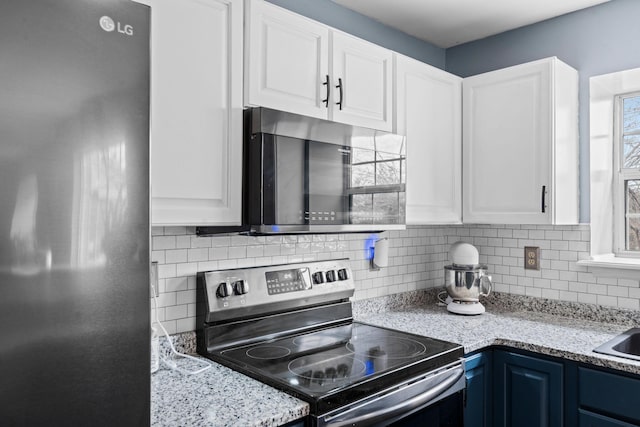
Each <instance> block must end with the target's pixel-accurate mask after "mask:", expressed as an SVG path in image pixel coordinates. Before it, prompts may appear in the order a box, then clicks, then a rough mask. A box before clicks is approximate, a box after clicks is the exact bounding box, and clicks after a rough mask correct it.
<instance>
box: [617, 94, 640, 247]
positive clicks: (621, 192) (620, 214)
mask: <svg viewBox="0 0 640 427" xmlns="http://www.w3.org/2000/svg"><path fill="white" fill-rule="evenodd" d="M638 96H640V92H637V91H634V92H632V93H625V94H617V95H616V96H615V105H614V122H613V123H614V130H613V136H614V143H613V152H614V156H613V160H614V171H615V172H614V179H613V188H614V194H613V201H614V205H613V208H614V210H613V213H614V219H613V223H614V227H615V234H614V240H613V243H614V249H615V250H614V252H615V254H616V256H618V257H622V258H639V257H640V253H638V252H637V251H628V250H627V230H626V220H625V214H626V212H625V209H624V206H625V197H626V193H625V187H624V182H625V180H629V179H640V170H637V169H624V168H623V161H624V159H623V157H624V155H623V150H622V144H623V142H622V135H623V132H622V120H621V118H622V109H623V105H622V102H623V100H624V99H626V98H632V97H638ZM616 208H617V209H616Z"/></svg>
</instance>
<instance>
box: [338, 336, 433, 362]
mask: <svg viewBox="0 0 640 427" xmlns="http://www.w3.org/2000/svg"><path fill="white" fill-rule="evenodd" d="M381 343H383V345H381ZM345 347H346V349H347V350H348V351H350V352H351V353H354V354H363V353H364V354H366V356H367V357H369V358H386V359H411V358H414V357H417V356H420V355H423V354H425V353H426V352H427V347H426V346H425V345H424V344H422V343H421V342H419V341H417V340H415V339H412V338H405V337H396V336H391V335H388V336H386V337H379V336H378V337H365V338H364V339H355V340H354V339H352V340H350V341H349V342H348V343H347V344H346V345H345ZM363 349H366V351H363Z"/></svg>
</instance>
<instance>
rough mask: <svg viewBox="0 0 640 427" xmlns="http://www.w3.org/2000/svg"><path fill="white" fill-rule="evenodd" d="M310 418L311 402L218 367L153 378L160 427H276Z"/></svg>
mask: <svg viewBox="0 0 640 427" xmlns="http://www.w3.org/2000/svg"><path fill="white" fill-rule="evenodd" d="M183 360H184V359H183ZM203 360H207V359H204V358H203ZM178 363H179V366H180V367H183V368H185V369H188V370H196V369H198V368H199V367H201V366H199V367H198V366H194V364H192V363H190V362H189V361H180V362H178ZM308 414H309V405H308V404H307V403H306V402H303V401H301V400H299V399H296V398H295V397H292V396H290V395H288V394H286V393H284V392H281V391H279V390H276V389H274V388H272V387H269V386H268V385H265V384H263V383H261V382H259V381H256V380H254V379H252V378H249V377H247V376H245V375H243V374H240V373H238V372H235V371H233V370H231V369H229V368H227V367H225V366H222V365H219V364H217V363H213V362H212V367H211V368H209V369H208V370H206V371H204V372H202V373H200V374H196V375H185V374H182V373H179V372H177V371H173V370H170V369H168V368H166V367H163V366H162V365H161V367H160V369H159V370H158V371H157V372H155V373H153V374H151V425H152V426H154V427H159V426H176V427H177V426H185V427H186V426H189V427H192V426H209V427H231V426H233V427H236V426H238V427H240V426H242V427H258V426H260V427H271V426H279V425H282V424H286V423H288V422H291V421H295V420H298V419H300V418H303V417H305V416H307V415H308Z"/></svg>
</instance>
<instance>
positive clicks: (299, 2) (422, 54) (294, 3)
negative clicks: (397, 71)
mask: <svg viewBox="0 0 640 427" xmlns="http://www.w3.org/2000/svg"><path fill="white" fill-rule="evenodd" d="M267 1H269V2H270V3H273V4H276V5H278V6H281V7H284V8H286V9H289V10H291V11H293V12H296V13H299V14H300V15H304V16H307V17H309V18H311V19H314V20H316V21H319V22H322V23H324V24H326V25H329V26H331V27H334V28H337V29H339V30H342V31H344V32H346V33H349V34H353V35H354V36H357V37H360V38H362V39H364V40H368V41H370V42H372V43H375V44H378V45H380V46H384V47H386V48H387V49H391V50H394V51H396V52H399V53H402V54H404V55H407V56H410V57H412V58H415V59H417V60H419V61H422V62H426V63H427V64H431V65H433V66H434V67H438V68H441V69H444V67H445V50H444V49H442V48H439V47H437V46H434V45H432V44H430V43H427V42H424V41H422V40H419V39H417V38H415V37H412V36H410V35H407V34H405V33H403V32H401V31H398V30H395V29H393V28H391V27H387V26H386V25H384V24H381V23H380V22H378V21H374V20H373V19H370V18H367V17H366V16H364V15H360V14H359V13H356V12H354V11H352V10H350V9H347V8H345V7H342V6H340V5H339V4H337V3H334V2H332V1H331V0H267Z"/></svg>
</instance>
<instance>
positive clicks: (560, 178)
mask: <svg viewBox="0 0 640 427" xmlns="http://www.w3.org/2000/svg"><path fill="white" fill-rule="evenodd" d="M462 115H463V161H462V164H463V165H464V170H463V195H464V196H463V197H464V199H463V221H464V222H465V223H488V224H495V223H498V224H575V223H577V222H578V126H577V120H578V73H577V71H576V70H575V69H573V68H571V67H569V66H568V65H567V64H565V63H563V62H561V61H559V60H558V59H557V58H547V59H543V60H539V61H534V62H530V63H526V64H521V65H517V66H514V67H509V68H505V69H501V70H497V71H492V72H489V73H484V74H480V75H477V76H472V77H468V78H466V79H464V81H463V114H462Z"/></svg>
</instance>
